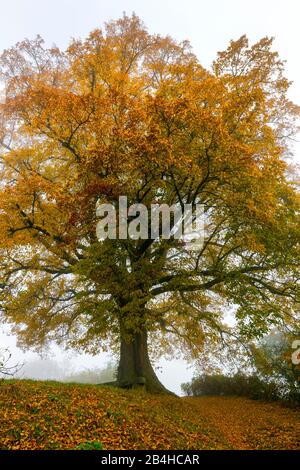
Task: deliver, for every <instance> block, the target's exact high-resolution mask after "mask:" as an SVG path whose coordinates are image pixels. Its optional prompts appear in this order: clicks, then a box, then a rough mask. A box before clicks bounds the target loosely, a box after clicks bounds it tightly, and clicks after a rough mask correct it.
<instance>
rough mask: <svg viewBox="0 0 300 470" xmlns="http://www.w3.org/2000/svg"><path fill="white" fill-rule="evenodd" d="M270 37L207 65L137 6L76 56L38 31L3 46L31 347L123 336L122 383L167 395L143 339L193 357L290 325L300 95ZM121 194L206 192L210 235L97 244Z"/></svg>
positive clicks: (9, 260) (5, 218) (15, 253)
mask: <svg viewBox="0 0 300 470" xmlns="http://www.w3.org/2000/svg"><path fill="white" fill-rule="evenodd" d="M271 44H272V40H271V39H268V38H264V39H262V40H261V41H259V42H258V43H257V44H254V45H253V46H251V47H249V45H248V41H247V38H246V37H245V36H243V37H241V38H240V39H239V40H238V41H232V42H231V43H230V45H229V47H228V49H227V50H226V51H225V52H222V53H219V55H218V58H217V60H216V61H215V63H214V64H213V67H212V70H211V71H208V70H205V69H204V68H203V67H202V66H201V65H200V64H199V62H198V60H197V58H196V57H195V56H194V55H193V54H192V52H191V50H190V46H189V44H188V43H187V42H183V43H176V42H175V41H174V40H172V39H171V38H169V37H160V36H157V35H150V34H149V33H148V32H147V30H146V29H145V27H144V25H143V24H142V23H141V21H140V20H139V18H137V17H136V16H134V15H133V16H132V17H131V18H128V17H127V16H123V18H121V19H120V20H118V21H112V22H110V23H108V24H107V25H106V27H105V31H104V32H102V31H100V30H96V31H94V32H92V33H91V34H90V35H89V37H88V38H87V39H86V40H84V41H73V42H72V43H71V45H70V46H69V48H68V49H67V51H65V52H62V51H60V50H59V49H57V48H54V47H53V48H50V49H47V48H46V47H45V46H44V43H43V41H42V39H41V38H40V37H38V38H37V39H36V40H34V41H28V40H25V41H24V42H21V43H19V44H17V45H16V47H14V48H12V49H9V50H7V51H5V52H4V53H3V55H2V58H1V64H2V65H1V68H2V77H3V80H4V81H5V98H4V100H3V103H2V104H1V139H0V140H1V180H2V183H1V189H0V221H1V237H0V249H1V286H2V294H1V312H2V318H3V319H4V320H6V321H9V322H11V323H12V324H13V325H14V331H15V332H16V333H17V334H18V336H19V341H20V342H21V344H23V345H27V346H30V347H32V346H36V347H40V346H43V345H45V343H47V341H51V340H55V341H56V342H58V343H59V342H64V341H66V342H67V344H68V345H69V346H72V347H76V348H84V349H86V350H89V351H92V352H97V351H98V350H99V349H100V348H104V347H108V346H109V345H112V344H114V343H115V342H116V340H118V339H119V343H120V363H119V368H118V383H119V384H120V385H123V386H131V385H133V384H135V383H136V382H142V383H143V382H145V383H146V387H147V389H148V390H153V391H162V390H164V387H163V386H162V385H161V384H160V382H159V380H158V379H157V377H156V375H155V373H154V370H153V368H152V366H151V363H150V360H149V355H148V342H149V341H148V337H150V344H151V345H152V346H153V347H154V349H156V350H158V348H159V347H160V346H161V347H163V348H165V349H167V350H169V351H171V350H172V348H173V349H175V350H178V348H179V347H183V348H185V350H188V351H189V355H191V354H192V355H193V354H194V355H195V354H199V353H200V352H201V350H203V348H204V345H205V344H206V343H207V342H215V341H218V340H219V339H220V338H221V340H222V341H226V337H227V336H228V335H232V334H233V335H238V336H239V337H247V338H249V337H253V336H259V335H260V334H262V333H264V332H265V331H267V330H268V328H269V326H270V325H274V324H278V323H281V322H284V323H289V324H291V325H293V322H294V320H295V317H296V316H297V312H298V301H299V281H298V279H299V233H300V232H299V197H298V194H297V193H296V191H295V189H294V188H293V185H292V184H291V183H289V181H287V178H286V176H285V175H286V169H287V165H286V163H285V160H284V157H285V156H286V155H287V153H288V145H287V139H288V138H289V136H290V135H291V134H292V133H293V132H294V130H295V120H296V117H297V115H298V113H299V108H297V107H296V106H295V105H293V104H292V103H291V102H290V101H289V100H288V98H287V91H288V87H289V82H288V81H287V80H286V79H285V78H284V77H283V64H282V62H281V61H280V60H279V58H278V55H277V53H274V52H272V51H271ZM120 195H126V196H127V197H128V204H129V205H131V204H133V203H143V204H145V205H146V207H150V205H151V203H154V202H155V203H166V204H169V205H172V204H174V203H176V202H177V203H179V204H184V203H190V204H193V205H194V206H195V204H197V203H202V204H204V207H205V215H206V227H205V228H206V238H205V243H204V245H203V247H202V248H201V249H199V250H198V251H195V252H192V251H189V250H187V249H186V246H185V245H184V244H183V243H182V242H181V241H180V240H174V239H170V240H163V239H162V238H161V237H158V238H156V239H151V237H149V239H147V240H142V239H138V240H132V239H128V240H122V239H116V240H109V239H107V240H105V241H104V242H99V241H98V240H97V237H96V230H95V227H96V223H97V218H96V213H95V207H96V203H97V202H98V203H99V202H110V203H112V204H114V206H115V207H116V210H117V211H118V198H119V196H120ZM149 217H150V215H149ZM228 309H231V311H232V312H234V313H235V317H236V326H235V328H234V329H231V328H230V327H229V326H228V325H226V322H225V321H224V318H225V314H226V312H227V311H228ZM149 335H150V336H149ZM176 338H177V339H178V342H177V341H176Z"/></svg>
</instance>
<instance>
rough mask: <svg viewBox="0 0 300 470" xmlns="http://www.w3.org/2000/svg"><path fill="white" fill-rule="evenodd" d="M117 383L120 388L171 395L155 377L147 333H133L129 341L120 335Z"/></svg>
mask: <svg viewBox="0 0 300 470" xmlns="http://www.w3.org/2000/svg"><path fill="white" fill-rule="evenodd" d="M117 382H118V385H119V386H120V387H124V388H137V387H144V388H145V389H146V390H147V391H149V392H154V393H171V392H169V390H167V389H166V388H165V387H164V386H163V384H162V383H161V382H160V381H159V379H158V377H157V376H156V374H155V372H154V370H153V367H152V365H151V362H150V359H149V355H148V344H147V332H146V331H142V332H141V333H134V334H133V335H132V336H131V338H130V340H129V339H128V338H126V336H123V335H122V334H121V346H120V362H119V367H118V375H117Z"/></svg>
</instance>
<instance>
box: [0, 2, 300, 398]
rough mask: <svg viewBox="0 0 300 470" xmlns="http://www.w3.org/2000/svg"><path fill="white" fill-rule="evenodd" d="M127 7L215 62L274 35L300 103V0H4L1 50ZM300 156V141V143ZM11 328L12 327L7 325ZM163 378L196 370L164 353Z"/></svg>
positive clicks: (62, 39)
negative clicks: (232, 45) (243, 42)
mask: <svg viewBox="0 0 300 470" xmlns="http://www.w3.org/2000/svg"><path fill="white" fill-rule="evenodd" d="M123 11H125V12H126V13H127V14H128V15H130V14H131V13H132V12H133V11H134V12H135V13H136V14H137V15H138V16H140V17H141V19H142V20H143V21H144V22H145V23H146V25H147V26H148V28H149V31H150V32H151V33H160V34H162V35H164V34H169V35H171V36H173V37H174V38H176V39H178V40H183V39H188V40H189V41H190V42H191V44H192V47H193V49H194V52H195V53H196V54H197V56H198V58H199V60H200V62H201V63H202V65H204V66H205V67H209V65H210V64H211V62H212V61H213V60H214V58H215V57H216V53H217V51H219V50H224V49H225V48H226V47H227V45H228V43H229V41H230V39H238V38H239V37H240V36H241V35H243V34H246V35H247V36H248V37H249V39H250V41H251V42H254V41H257V40H259V39H260V38H262V37H264V36H274V37H275V43H274V49H276V50H278V52H279V53H280V56H281V58H282V59H285V60H286V61H287V63H286V75H287V77H288V78H289V79H290V80H292V81H293V82H294V83H293V85H292V88H291V91H290V97H291V99H293V100H294V101H295V102H296V103H297V104H300V76H299V45H300V28H299V18H300V2H299V0H285V1H279V0H251V1H250V0H248V1H245V0H209V1H207V0H184V1H183V0H171V1H170V0H151V1H149V0H125V1H121V0H110V1H107V0H43V1H41V0H10V1H3V0H2V1H1V2H0V15H1V16H0V20H1V32H0V52H1V51H2V50H3V49H5V48H8V47H10V46H12V45H14V44H15V43H16V42H17V41H21V40H22V39H24V38H25V37H28V38H34V37H35V36H36V35H37V34H40V35H41V36H42V37H43V38H44V39H45V40H46V43H47V45H52V44H53V43H55V44H56V45H57V46H59V47H61V48H65V47H66V46H67V45H68V42H69V40H70V38H71V37H75V38H78V37H81V38H84V37H85V36H86V35H87V34H88V33H89V32H90V31H91V30H93V29H95V28H99V27H100V28H101V27H102V26H103V24H104V22H105V21H109V20H110V19H116V18H118V17H120V16H121V15H122V12H123ZM294 150H295V158H296V159H297V160H298V161H299V156H300V144H299V143H298V144H295V148H294ZM6 331H7V330H6ZM0 346H10V348H11V350H12V352H13V356H14V358H16V360H22V361H24V360H25V361H26V360H29V359H30V358H34V357H36V356H35V355H34V354H33V353H30V352H29V353H27V354H26V355H24V354H23V353H22V352H21V351H20V350H18V349H17V348H16V346H15V338H13V337H8V336H7V335H6V334H5V333H3V332H2V333H1V330H0ZM52 354H53V356H54V357H55V358H56V359H57V360H59V361H64V359H67V358H70V354H69V353H68V354H65V353H64V352H62V351H61V350H59V349H58V348H54V349H53V351H52ZM108 358H109V357H108V355H105V354H103V355H100V356H98V357H91V356H87V355H79V354H76V355H73V356H72V357H71V358H70V360H72V362H73V363H74V367H75V368H76V369H80V368H85V367H94V366H96V367H99V366H100V365H101V364H103V363H105V362H106V361H107V360H108ZM161 366H162V368H163V372H162V373H161V372H158V376H159V377H160V378H161V380H162V382H163V383H164V384H165V385H166V386H167V387H169V388H170V389H172V390H174V391H175V392H179V389H180V388H179V386H180V383H182V382H184V381H187V380H188V379H189V378H190V377H191V375H192V371H191V370H190V369H188V368H187V364H185V363H184V362H183V361H172V362H169V363H168V362H166V361H162V362H161Z"/></svg>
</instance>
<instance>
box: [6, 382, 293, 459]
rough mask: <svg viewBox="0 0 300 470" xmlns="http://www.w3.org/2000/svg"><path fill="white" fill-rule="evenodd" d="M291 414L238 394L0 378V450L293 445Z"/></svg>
mask: <svg viewBox="0 0 300 470" xmlns="http://www.w3.org/2000/svg"><path fill="white" fill-rule="evenodd" d="M299 422H300V420H299V411H295V410H290V409H287V408H283V407H281V406H280V405H277V404H265V403H261V402H255V401H251V400H248V399H244V398H235V397H203V398H178V397H174V396H158V395H150V394H147V393H144V392H141V391H133V390H118V389H113V388H109V387H104V386H95V385H78V384H77V385H75V384H61V383H56V382H34V381H26V380H19V381H17V380H14V381H5V382H2V383H1V385H0V449H12V450H17V449H75V448H82V447H84V446H86V445H87V444H86V443H89V446H93V443H96V444H95V446H96V447H97V446H100V445H101V444H102V446H103V448H104V449H120V450H124V449H296V448H300V444H299V437H298V436H299V435H300V432H299V431H300V429H299Z"/></svg>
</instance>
